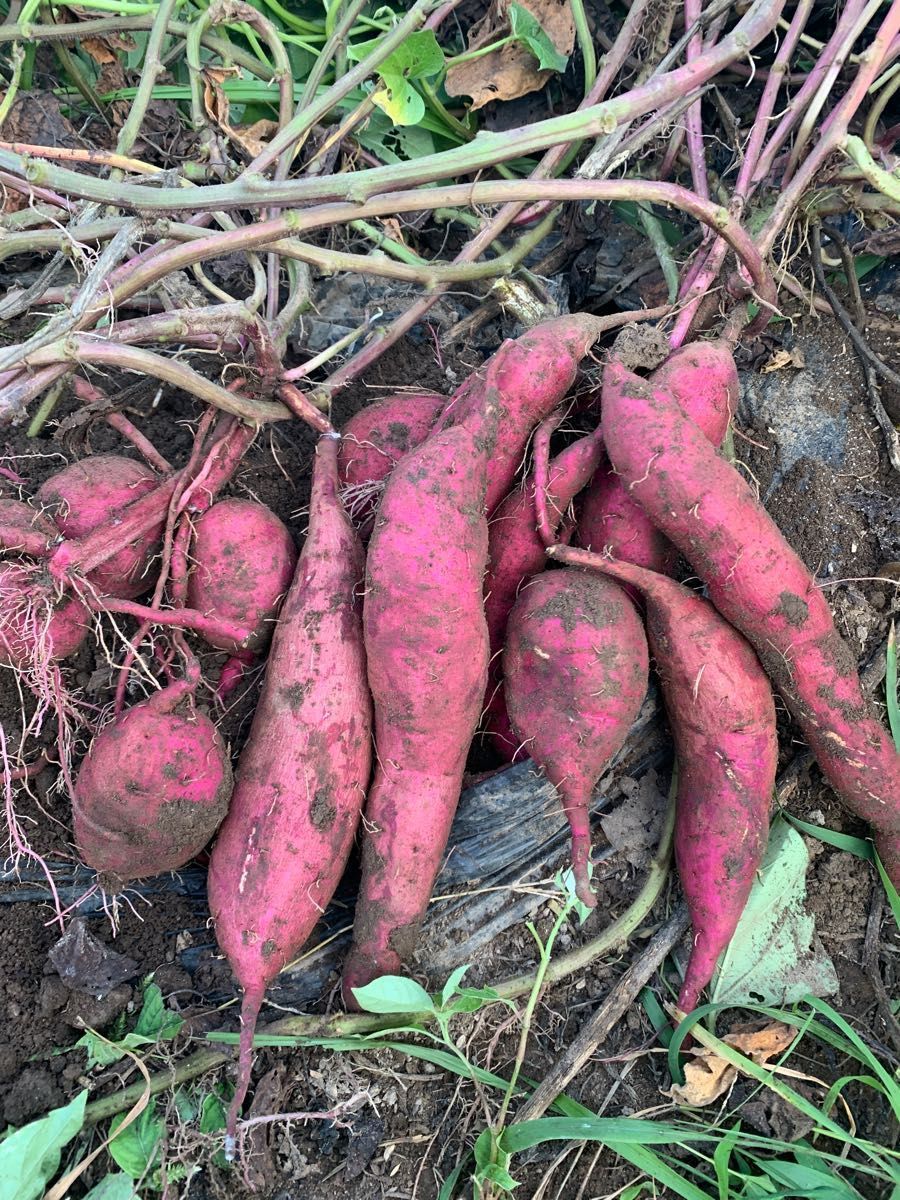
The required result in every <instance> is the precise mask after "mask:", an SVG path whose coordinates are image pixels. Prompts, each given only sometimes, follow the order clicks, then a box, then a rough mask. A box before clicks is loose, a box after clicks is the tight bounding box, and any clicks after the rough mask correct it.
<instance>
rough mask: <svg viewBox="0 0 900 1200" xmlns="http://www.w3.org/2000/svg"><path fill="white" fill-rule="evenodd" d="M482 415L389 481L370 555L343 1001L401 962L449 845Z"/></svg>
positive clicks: (483, 444) (483, 547)
mask: <svg viewBox="0 0 900 1200" xmlns="http://www.w3.org/2000/svg"><path fill="white" fill-rule="evenodd" d="M496 419H497V413H496V410H495V409H494V407H493V406H492V405H491V404H490V402H489V401H488V402H485V403H482V404H480V405H478V406H475V407H474V409H473V411H472V412H471V413H470V415H469V417H468V419H467V420H466V421H465V422H462V423H460V424H458V425H456V426H455V427H454V428H452V429H446V430H442V431H441V432H439V433H432V434H431V435H430V436H429V437H428V438H427V439H426V440H425V442H423V444H422V445H421V446H419V447H418V449H416V450H413V451H412V452H411V453H410V454H407V455H406V457H405V458H403V459H401V460H400V462H399V463H398V464H397V466H396V467H395V468H394V470H393V471H392V472H391V474H390V476H389V477H388V480H387V484H386V487H385V491H384V495H383V497H382V500H381V504H380V506H379V509H378V515H377V517H376V520H375V530H374V532H373V534H372V540H371V542H370V543H369V552H368V559H367V577H366V598H365V605H364V609H363V625H364V631H365V646H366V656H367V662H368V676H369V685H370V687H371V690H372V695H373V698H374V702H375V748H376V770H375V778H374V782H373V784H372V788H371V790H370V792H369V797H368V800H367V802H366V811H365V816H366V821H365V834H364V839H363V858H362V880H361V883H360V888H359V898H358V900H357V907H356V917H355V920H354V926H353V946H352V948H351V950H350V954H349V957H348V959H347V962H346V964H345V967H344V980H343V988H344V998H345V1002H346V1003H347V1004H348V1005H350V1006H352V1005H354V1003H355V1002H354V997H353V989H354V988H356V987H360V986H362V985H363V984H366V983H368V982H370V981H371V980H372V979H374V978H375V977H376V976H378V975H384V974H391V973H394V972H396V971H397V970H398V969H399V967H400V964H401V963H402V962H403V961H404V960H405V959H408V958H409V956H410V954H411V952H412V950H413V947H414V945H415V941H416V937H417V935H418V930H419V926H420V923H421V921H422V917H423V915H424V913H425V909H426V907H427V905H428V900H429V897H430V896H431V889H432V886H433V884H434V879H435V876H436V875H437V872H438V868H439V867H440V863H441V858H442V856H443V853H444V848H445V847H446V844H447V839H448V837H449V834H450V824H451V822H452V820H453V814H454V812H455V811H456V805H457V803H458V801H459V793H460V787H461V783H462V773H463V769H464V767H465V762H466V754H467V752H468V749H469V744H470V742H471V740H472V735H473V734H474V732H475V727H476V725H477V724H478V718H479V715H480V712H481V701H482V697H483V696H484V688H485V683H486V682H487V662H488V634H487V624H486V622H485V618H484V606H483V599H482V597H483V586H484V572H485V567H486V566H487V543H488V534H487V520H486V518H485V513H484V496H485V489H486V487H487V473H488V460H489V458H490V455H491V448H492V446H493V440H494V436H495V433H496Z"/></svg>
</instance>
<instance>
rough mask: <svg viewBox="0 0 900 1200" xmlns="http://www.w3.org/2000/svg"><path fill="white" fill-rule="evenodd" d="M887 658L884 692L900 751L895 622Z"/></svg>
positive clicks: (888, 645)
mask: <svg viewBox="0 0 900 1200" xmlns="http://www.w3.org/2000/svg"><path fill="white" fill-rule="evenodd" d="M886 658H887V661H886V665H885V674H884V690H885V698H886V701H887V711H888V722H889V724H890V727H891V735H892V737H893V739H894V745H895V746H896V747H897V750H898V751H900V691H898V688H897V634H896V630H895V629H894V622H893V621H891V629H890V632H889V633H888V642H887V656H886Z"/></svg>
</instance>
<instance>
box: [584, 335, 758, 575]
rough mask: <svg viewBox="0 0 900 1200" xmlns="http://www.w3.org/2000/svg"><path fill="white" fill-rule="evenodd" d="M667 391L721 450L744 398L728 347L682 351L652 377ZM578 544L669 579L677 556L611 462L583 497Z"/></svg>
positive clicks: (716, 344) (714, 344)
mask: <svg viewBox="0 0 900 1200" xmlns="http://www.w3.org/2000/svg"><path fill="white" fill-rule="evenodd" d="M650 379H651V382H652V383H653V385H654V386H655V387H658V388H662V389H664V390H668V392H669V393H670V394H671V396H672V399H673V400H674V401H675V403H676V404H677V405H678V407H679V408H680V409H681V411H682V412H683V413H684V414H685V416H687V417H689V418H690V420H692V421H694V423H695V424H696V425H697V426H698V427H699V428H700V429H702V430H703V433H704V434H705V435H706V437H707V438H709V440H710V442H711V443H712V444H713V445H714V446H719V445H721V443H722V439H723V438H724V437H725V433H726V431H727V429H728V422H729V421H730V420H731V418H732V417H733V416H734V413H735V410H736V409H737V403H738V400H739V398H740V388H739V384H738V377H737V370H736V368H735V365H734V357H733V356H732V353H731V348H730V347H729V345H728V344H727V343H726V342H722V341H710V342H692V343H691V344H689V345H687V346H680V347H679V348H678V349H677V350H675V351H674V352H673V353H672V354H670V355H669V357H668V358H667V359H666V361H665V362H664V363H662V364H661V365H660V366H659V367H657V369H656V370H655V371H654V372H653V374H652V375H651V376H650ZM577 536H578V544H579V545H580V546H583V547H584V548H585V549H589V550H595V551H597V552H598V553H600V552H602V551H603V550H608V551H609V552H610V553H611V554H612V555H613V557H614V558H617V559H621V560H622V561H624V562H632V563H636V564H637V565H638V566H640V567H646V568H647V570H649V571H658V572H659V573H660V574H663V575H671V574H672V572H673V571H674V569H675V563H676V561H677V558H678V551H677V549H676V547H675V546H673V545H672V543H671V542H670V541H669V539H668V538H667V537H666V536H665V535H664V534H663V533H662V532H661V531H660V530H659V529H657V527H656V526H655V525H654V524H653V522H652V521H651V520H650V519H649V518H648V516H647V514H646V513H645V512H644V510H643V509H642V508H641V506H640V504H639V503H638V502H637V500H636V499H635V498H634V496H633V495H632V494H631V493H630V492H629V491H628V489H627V488H626V487H625V486H624V485H623V483H622V480H621V479H620V478H619V476H618V475H617V474H616V473H615V471H614V470H613V469H612V466H611V464H610V462H609V460H608V459H606V460H605V461H604V462H602V463H601V464H600V466H599V467H598V469H597V473H596V475H595V476H594V478H593V479H592V480H591V483H590V486H589V487H588V489H587V491H586V492H585V495H584V500H583V503H582V507H581V513H580V515H579V518H578V534H577Z"/></svg>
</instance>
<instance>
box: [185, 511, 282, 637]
mask: <svg viewBox="0 0 900 1200" xmlns="http://www.w3.org/2000/svg"><path fill="white" fill-rule="evenodd" d="M296 565H297V551H296V549H295V547H294V541H293V538H292V537H291V535H290V532H289V531H288V529H287V526H286V525H284V523H283V522H282V521H280V520H279V519H278V517H276V516H275V514H274V513H273V512H272V511H271V510H270V509H268V508H266V506H265V505H264V504H257V503H256V501H254V500H238V499H233V498H230V499H227V500H220V501H219V502H218V504H214V505H213V506H212V507H211V508H209V509H207V510H206V512H205V513H203V515H202V516H201V517H200V518H199V520H198V521H197V523H196V524H195V526H194V537H193V542H192V546H191V573H190V576H189V578H188V587H187V601H188V605H189V606H190V607H191V608H195V609H197V610H198V611H199V612H202V613H206V614H208V615H210V616H214V617H217V618H219V619H221V620H223V621H228V622H231V623H233V624H235V625H239V626H240V627H241V628H243V629H249V630H252V631H253V632H252V636H251V639H250V641H249V642H247V643H245V645H244V646H237V645H236V644H235V643H234V642H233V641H228V640H225V639H221V638H215V639H211V644H212V645H213V646H215V647H216V649H217V650H228V651H229V652H230V653H232V654H234V653H235V652H236V651H238V650H241V649H247V650H250V651H254V652H255V651H258V650H260V649H262V648H263V647H264V646H265V645H267V644H268V641H269V639H270V638H271V636H272V629H273V625H274V621H275V618H276V616H277V615H278V609H279V607H280V605H281V601H282V598H283V597H284V594H285V592H286V591H287V589H288V587H289V586H290V583H291V579H292V578H293V575H294V568H295V567H296Z"/></svg>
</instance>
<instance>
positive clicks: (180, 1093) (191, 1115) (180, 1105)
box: [172, 1088, 197, 1125]
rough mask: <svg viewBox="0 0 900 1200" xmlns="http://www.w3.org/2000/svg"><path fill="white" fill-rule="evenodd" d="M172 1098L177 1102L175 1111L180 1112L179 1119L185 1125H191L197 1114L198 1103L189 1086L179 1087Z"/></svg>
mask: <svg viewBox="0 0 900 1200" xmlns="http://www.w3.org/2000/svg"><path fill="white" fill-rule="evenodd" d="M172 1099H173V1100H174V1102H175V1111H176V1112H177V1113H178V1119H179V1121H181V1122H182V1123H183V1124H184V1125H190V1123H191V1121H193V1120H194V1119H195V1118H196V1116H197V1104H196V1101H195V1100H194V1097H193V1096H192V1095H191V1093H190V1092H189V1091H188V1090H187V1088H178V1090H177V1091H176V1092H175V1093H174V1095H173V1097H172Z"/></svg>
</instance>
